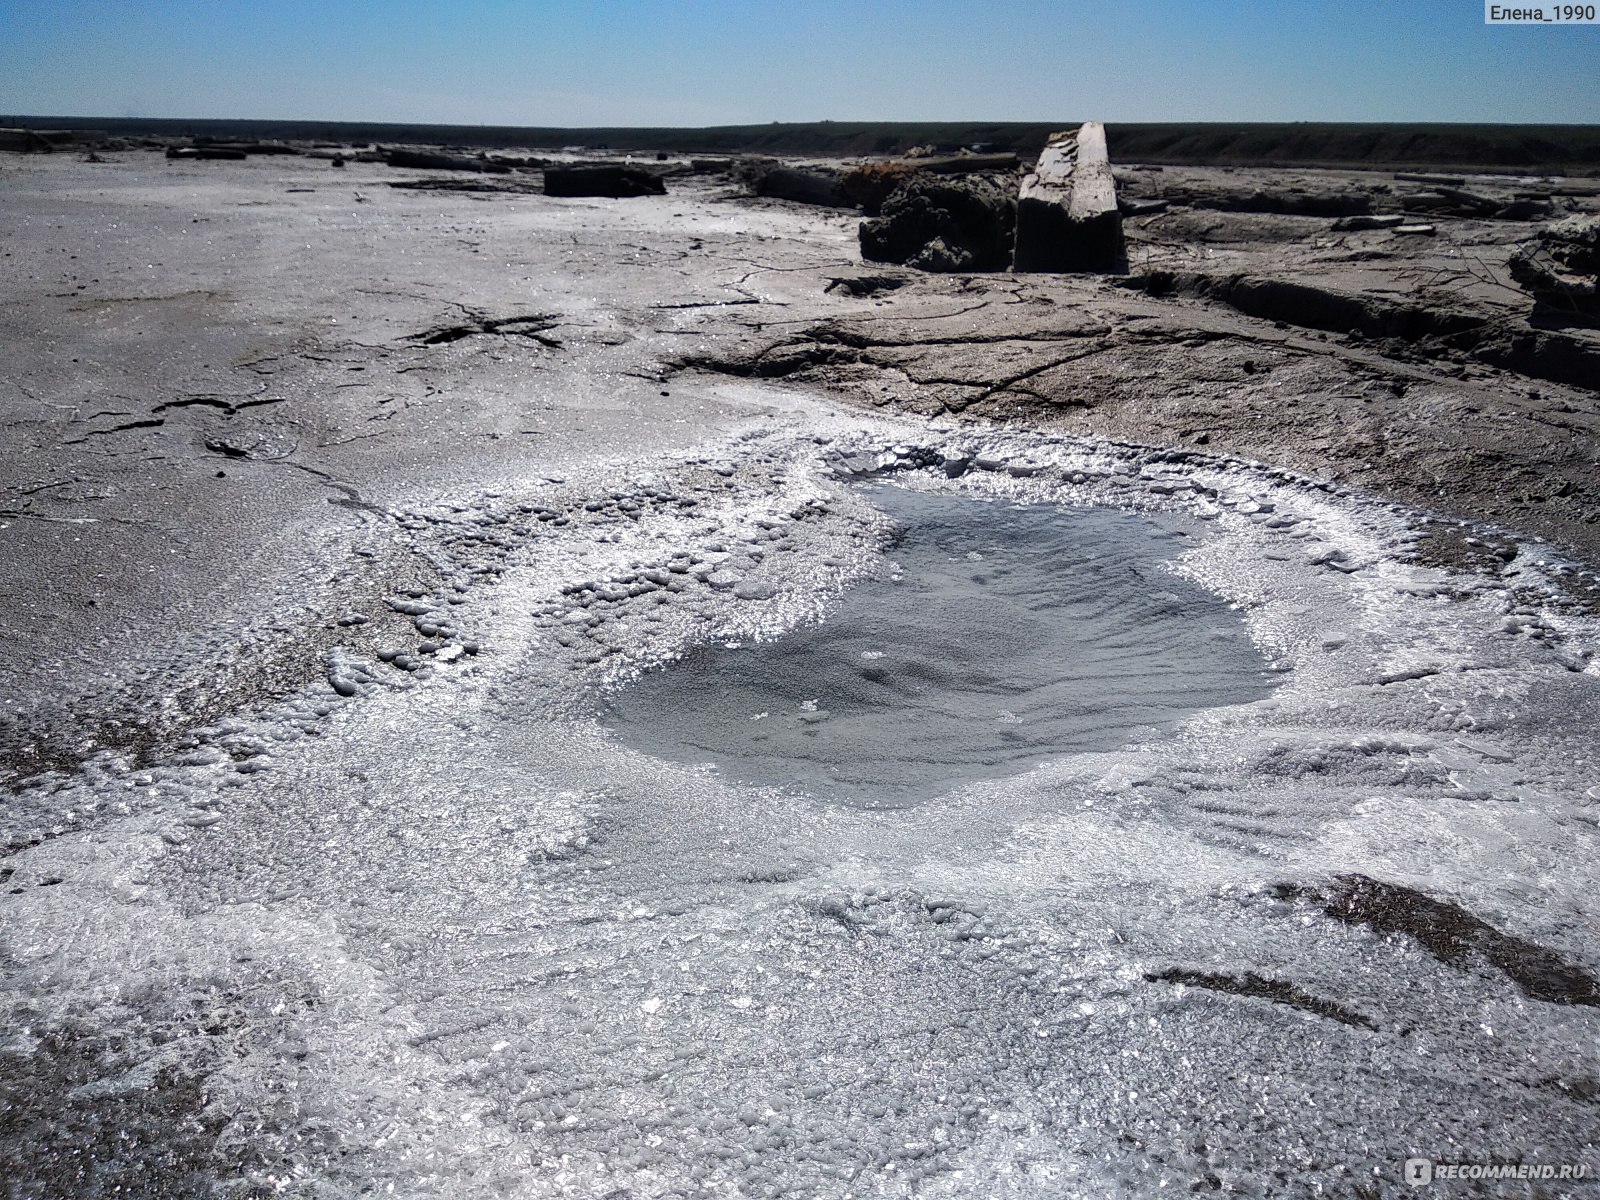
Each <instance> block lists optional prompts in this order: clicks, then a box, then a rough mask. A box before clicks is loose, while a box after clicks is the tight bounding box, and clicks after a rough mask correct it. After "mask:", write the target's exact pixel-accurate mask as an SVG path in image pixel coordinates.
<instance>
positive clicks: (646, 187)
mask: <svg viewBox="0 0 1600 1200" xmlns="http://www.w3.org/2000/svg"><path fill="white" fill-rule="evenodd" d="M544 194H545V195H546V196H608V197H610V198H612V199H626V198H628V197H632V196H665V195H666V194H667V185H666V182H665V181H664V180H663V179H662V178H661V176H660V175H658V174H657V173H656V172H654V171H650V170H646V169H645V168H644V167H635V166H630V165H628V164H626V163H605V164H602V165H598V166H584V167H546V168H545V172H544Z"/></svg>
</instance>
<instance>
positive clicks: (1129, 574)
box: [603, 487, 1271, 805]
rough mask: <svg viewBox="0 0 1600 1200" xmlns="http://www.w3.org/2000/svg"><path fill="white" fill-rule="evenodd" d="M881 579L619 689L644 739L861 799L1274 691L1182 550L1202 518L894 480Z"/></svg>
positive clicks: (1100, 746) (750, 772)
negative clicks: (935, 488) (802, 619)
mask: <svg viewBox="0 0 1600 1200" xmlns="http://www.w3.org/2000/svg"><path fill="white" fill-rule="evenodd" d="M871 498H872V502H873V503H874V504H875V505H877V506H878V507H879V508H881V509H882V510H883V511H884V512H886V513H887V514H888V515H889V516H890V517H891V518H892V519H893V520H894V522H895V524H896V526H897V528H898V530H899V532H898V535H897V538H896V541H895V543H894V545H893V546H892V547H891V549H890V550H889V552H888V555H887V561H886V565H885V568H884V570H883V571H882V573H881V574H880V576H879V577H878V578H876V579H873V580H869V581H867V582H864V583H862V584H860V585H858V586H856V587H854V588H852V589H850V590H849V591H847V592H846V593H845V595H844V596H843V597H842V599H841V602H840V603H839V605H838V607H837V609H836V610H835V611H833V612H832V613H831V614H830V615H829V616H828V618H827V619H826V620H824V621H822V622H820V623H817V624H812V625H808V626H804V627H802V628H799V629H795V630H793V631H791V632H789V633H787V634H785V635H784V636H782V637H780V638H777V639H775V640H772V641H764V642H756V643H752V644H722V645H708V646H701V647H697V648H695V649H694V650H692V651H690V652H689V653H688V654H687V655H686V656H685V657H683V658H682V659H680V660H678V661H677V662H674V663H671V664H668V665H667V666H665V667H662V668H658V669H655V670H652V671H650V672H648V673H646V674H645V675H644V676H643V677H642V678H640V679H638V680H637V681H635V682H633V683H632V684H630V685H628V686H625V687H622V688H619V689H617V690H615V691H613V692H612V693H610V694H609V695H608V696H607V697H606V700H605V705H604V711H603V719H604V720H605V722H606V723H607V724H608V725H610V726H611V727H612V728H613V729H615V730H616V731H617V733H618V734H619V736H620V737H621V738H622V740H623V741H624V742H625V743H626V744H628V745H630V746H632V747H634V748H635V749H638V750H641V751H644V752H646V753H649V754H652V755H655V756H657V757H661V758H666V759H669V760H672V761H677V762H688V763H710V764H713V765H714V766H715V767H716V768H717V769H718V770H719V771H720V772H722V774H723V775H724V776H725V777H727V778H729V779H731V780H735V781H738V782H743V783H750V784H756V785H762V786H795V787H798V788H801V789H804V790H805V791H808V792H811V793H813V794H816V795H820V796H824V797H828V798H834V799H844V800H848V801H851V802H854V803H865V804H872V805H876V804H903V803H908V802H914V801H917V800H921V799H926V798H929V797H931V796H934V795H938V794H940V793H941V792H944V791H947V790H949V789H950V788H952V787H955V786H958V785H960V784H962V783H964V782H967V781H971V780H976V779H987V778H996V777H1000V776H1006V775H1013V774H1017V773H1019V772H1022V771H1026V770H1028V769H1030V768H1032V767H1033V766H1036V765H1037V764H1038V763H1039V762H1041V761H1043V760H1045V759H1047V758H1049V757H1051V756H1055V755H1060V754H1066V753H1074V752H1081V751H1094V750H1109V749H1115V748H1117V747H1118V746H1121V745H1122V744H1123V743H1125V742H1126V741H1128V740H1129V739H1130V738H1131V737H1133V736H1134V735H1135V734H1136V733H1139V734H1141V735H1143V734H1147V733H1148V732H1149V731H1150V729H1151V728H1152V727H1153V728H1156V729H1166V728H1170V727H1171V726H1173V725H1174V724H1175V723H1176V722H1177V721H1179V720H1180V719H1181V718H1183V717H1184V716H1186V715H1188V714H1190V713H1192V712H1195V711H1197V710H1199V709H1202V708H1210V707H1214V706H1217V705H1224V704H1234V703H1240V702H1244V701H1248V700H1253V699H1257V698H1259V697H1260V696H1262V695H1264V694H1265V693H1266V692H1267V691H1268V690H1269V689H1270V686H1271V685H1270V679H1271V677H1270V676H1269V674H1268V673H1267V672H1266V670H1265V666H1266V664H1265V663H1264V661H1263V660H1262V658H1261V657H1260V655H1259V654H1258V653H1257V651H1256V650H1255V648H1254V647H1253V646H1252V644H1251V642H1250V640H1249V637H1248V635H1247V633H1246V630H1245V626H1244V623H1243V621H1241V620H1240V619H1239V618H1238V617H1237V615H1236V614H1235V613H1234V612H1232V611H1230V609H1229V608H1228V606H1227V605H1226V604H1225V602H1224V601H1222V600H1221V599H1219V598H1218V597H1217V596H1215V595H1213V594H1212V593H1210V592H1207V591H1206V590H1204V589H1203V588H1201V587H1199V586H1198V585H1196V584H1194V583H1192V582H1190V581H1188V580H1186V579H1184V578H1182V577H1180V576H1179V575H1177V574H1175V573H1174V572H1173V571H1172V570H1171V568H1170V564H1171V562H1172V560H1173V559H1174V558H1175V557H1176V556H1177V555H1179V554H1181V553H1182V552H1183V550H1184V549H1185V548H1186V546H1187V545H1189V544H1190V543H1191V539H1193V538H1194V537H1195V536H1196V527H1197V525H1198V523H1190V522H1186V521H1183V520H1181V519H1178V518H1175V517H1171V516H1164V517H1162V518H1160V519H1159V520H1158V519H1154V518H1151V517H1148V516H1139V515H1135V514H1132V513H1128V512H1122V511H1119V510H1116V509H1110V508H1067V507H1061V506H1057V505H1049V504H1041V505H1031V506H1019V505H1013V504H1006V503H1003V502H993V501H983V500H976V499H970V498H965V497H960V496H948V495H930V494H927V493H923V492H916V491H909V490H905V489H902V488H895V487H880V488H877V489H874V490H873V491H872V493H871Z"/></svg>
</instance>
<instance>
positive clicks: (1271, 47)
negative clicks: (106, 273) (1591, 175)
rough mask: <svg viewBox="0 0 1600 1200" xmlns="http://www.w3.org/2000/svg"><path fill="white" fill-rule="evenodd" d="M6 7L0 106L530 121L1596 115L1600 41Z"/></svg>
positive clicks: (106, 1) (792, 12) (1033, 18)
mask: <svg viewBox="0 0 1600 1200" xmlns="http://www.w3.org/2000/svg"><path fill="white" fill-rule="evenodd" d="M1396 7H1397V6H1394V5H1392V4H1386V3H1377V2H1375V0H1358V2H1355V3H1348V4H1333V3H1326V2H1322V0H1283V2H1281V3H1278V4H1274V5H1271V6H1262V5H1260V4H1249V3H1242V2H1240V0H1216V2H1214V3H1195V2H1188V0H1128V2H1127V3H1123V4H1120V5H1117V6H1114V7H1113V6H1108V5H1105V4H1087V3H1067V4H1061V3H1057V4H1048V3H1042V2H1040V0H1005V2H1002V3H995V4H992V5H990V6H989V7H988V8H987V9H985V10H984V11H983V12H982V13H981V14H975V13H974V10H973V9H972V8H971V7H970V6H968V5H957V4H955V3H951V2H949V0H927V2H924V3H911V2H909V0H882V2H880V3H879V4H877V5H874V6H873V7H872V8H870V9H862V8H859V7H857V6H851V5H846V4H844V3H842V2H841V0H816V2H814V3H809V4H801V5H792V4H791V5H783V4H776V3H772V2H770V0H744V2H742V3H741V2H737V0H703V2H700V3H681V4H670V3H666V2H665V0H636V2H633V3H623V2H620V0H593V2H591V3H576V2H572V0H562V2H545V3H527V4H517V3H512V2H510V0H464V2H463V3H460V4H457V5H454V6H452V7H451V8H449V9H448V10H444V9H442V8H440V7H439V6H437V5H432V4H426V3H421V2H419V0H394V2H392V3H388V4H378V3H376V2H375V0H332V2H329V3H321V4H314V3H311V2H310V0H281V2H279V3H274V4H272V5H270V6H261V5H247V4H244V3H240V2H239V0H216V2H214V3H200V2H199V0H169V2H165V3H133V4H126V3H124V4H118V3H114V2H113V0H83V2H82V3H78V4H75V5H72V6H70V7H68V6H63V5H61V4H60V3H59V0H55V2H48V3H47V2H41V0H11V3H9V4H7V5H6V6H5V7H4V8H3V9H0V112H6V113H15V114H24V113H26V114H37V115H41V116H61V117H135V118H138V117H142V118H153V119H177V120H185V119H187V120H202V119H239V120H245V119H253V120H289V121H357V122H373V123H403V124H438V125H513V126H548V127H567V128H580V127H595V126H635V127H638V126H669V127H670V126H678V127H703V126H713V125H756V124H766V123H770V122H773V121H781V122H814V121H823V120H835V121H840V122H872V121H880V122H887V121H960V122H964V123H966V122H973V123H975V122H982V121H1038V122H1052V121H1061V120H1082V119H1097V120H1103V121H1109V122H1123V123H1141V122H1164V121H1172V122H1203V121H1215V122H1240V121H1261V122H1296V121H1304V122H1318V123H1321V122H1359V123H1371V122H1394V123H1441V122H1450V123H1508V124H1596V123H1600V85H1597V82H1596V81H1597V79H1600V26H1570V25H1568V26H1557V25H1547V26H1486V25H1485V24H1484V23H1483V7H1482V3H1481V0H1418V2H1417V3H1414V4H1411V5H1408V6H1406V7H1405V9H1404V11H1403V12H1399V13H1397V12H1396V11H1395V10H1396Z"/></svg>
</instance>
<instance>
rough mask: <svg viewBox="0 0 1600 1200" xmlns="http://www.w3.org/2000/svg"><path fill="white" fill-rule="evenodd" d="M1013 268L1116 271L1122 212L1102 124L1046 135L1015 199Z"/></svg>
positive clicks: (1119, 267) (1120, 261)
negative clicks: (1035, 162) (1045, 139)
mask: <svg viewBox="0 0 1600 1200" xmlns="http://www.w3.org/2000/svg"><path fill="white" fill-rule="evenodd" d="M1015 264H1016V269H1017V270H1019V271H1103V272H1110V271H1120V270H1123V269H1124V267H1125V258H1124V254H1123V245H1122V213H1121V212H1119V211H1118V209H1117V186H1116V181H1115V180H1114V179H1113V177H1112V174H1111V160H1110V158H1109V157H1108V156H1107V154H1106V131H1105V126H1103V125H1101V124H1100V123H1099V122H1098V121H1090V122H1088V123H1087V124H1085V125H1083V126H1082V127H1081V128H1080V129H1078V130H1077V131H1076V132H1075V133H1072V132H1067V133H1057V134H1052V135H1051V137H1050V140H1049V141H1048V142H1046V143H1045V148H1044V153H1043V154H1041V155H1040V156H1039V162H1038V165H1037V166H1035V167H1034V169H1033V172H1032V173H1031V174H1029V175H1028V176H1027V177H1026V178H1024V179H1023V181H1022V190H1021V192H1020V193H1019V195H1018V197H1017V219H1016V254H1015Z"/></svg>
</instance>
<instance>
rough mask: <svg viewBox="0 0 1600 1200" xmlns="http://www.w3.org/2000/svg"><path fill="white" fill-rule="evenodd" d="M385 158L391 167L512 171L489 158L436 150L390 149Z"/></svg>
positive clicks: (488, 172) (493, 172)
mask: <svg viewBox="0 0 1600 1200" xmlns="http://www.w3.org/2000/svg"><path fill="white" fill-rule="evenodd" d="M385 158H387V159H388V162H389V165H390V166H391V167H409V168H411V169H412V170H420V171H480V172H484V173H486V174H491V175H509V174H510V173H511V168H510V167H508V166H506V165H505V164H504V163H497V162H492V161H490V160H489V159H487V158H467V157H465V156H463V155H459V154H440V153H437V152H435V151H426V150H389V151H387V152H386V153H385Z"/></svg>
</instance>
